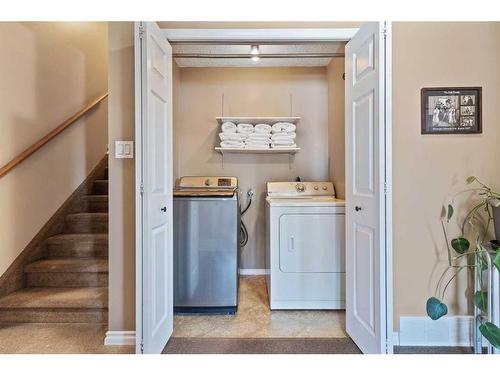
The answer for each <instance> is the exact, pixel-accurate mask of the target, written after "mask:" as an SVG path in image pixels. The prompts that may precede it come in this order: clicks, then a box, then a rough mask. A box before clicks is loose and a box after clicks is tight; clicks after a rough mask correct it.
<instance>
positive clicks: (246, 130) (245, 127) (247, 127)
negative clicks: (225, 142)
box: [236, 123, 254, 134]
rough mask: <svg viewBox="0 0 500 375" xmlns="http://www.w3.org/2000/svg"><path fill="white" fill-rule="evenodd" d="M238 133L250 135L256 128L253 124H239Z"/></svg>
mask: <svg viewBox="0 0 500 375" xmlns="http://www.w3.org/2000/svg"><path fill="white" fill-rule="evenodd" d="M236 131H237V132H238V133H241V134H250V133H253V132H254V127H253V125H252V124H243V123H241V124H238V125H237V126H236Z"/></svg>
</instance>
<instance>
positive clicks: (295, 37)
mask: <svg viewBox="0 0 500 375" xmlns="http://www.w3.org/2000/svg"><path fill="white" fill-rule="evenodd" d="M383 24H384V30H385V31H384V34H385V39H384V42H385V70H384V85H385V90H384V91H385V97H384V99H385V100H384V102H385V105H384V109H385V116H384V117H385V124H384V125H385V126H384V129H385V132H384V134H385V137H384V154H385V171H384V181H385V182H384V196H385V202H384V203H385V224H386V225H385V260H386V264H385V290H384V292H385V310H386V352H387V353H388V354H392V349H393V344H394V342H393V332H392V329H393V328H392V327H393V310H394V303H393V282H392V280H393V266H392V259H393V252H392V28H391V22H383ZM140 27H141V26H140V23H139V22H136V23H135V31H136V32H135V35H136V37H135V59H136V61H138V60H137V59H138V58H140V56H141V47H140V46H141V43H140V36H139V35H141V30H140ZM358 30H359V29H358V28H332V29H321V28H318V29H296V28H295V29H293V28H292V29H163V30H162V31H163V35H164V36H165V38H166V40H168V42H170V43H172V44H175V43H180V42H183V43H211V42H212V43H244V42H258V43H273V42H274V43H285V42H302V43H305V42H333V41H337V42H340V41H342V42H348V41H349V40H350V39H351V38H352V37H353V36H354V35H355V34H356V32H357V31H358ZM142 74H143V72H142V71H141V69H140V65H139V66H137V64H136V66H135V101H136V112H135V137H136V138H135V142H136V160H135V168H136V171H135V180H136V186H135V188H136V194H135V198H136V199H135V203H136V217H135V219H136V220H135V221H136V334H137V335H139V334H142V324H143V321H142V319H143V318H142V287H143V283H142V247H143V235H142V230H143V226H142V216H143V210H142V168H143V164H142V163H143V162H142V152H143V150H142V138H141V136H142V131H141V126H142V113H141V111H140V109H139V110H137V109H138V108H142V103H141V98H142V95H143V93H142V85H141V80H142V78H141V77H142ZM136 342H137V345H136V353H141V349H142V348H141V344H140V342H139V340H137V341H136Z"/></svg>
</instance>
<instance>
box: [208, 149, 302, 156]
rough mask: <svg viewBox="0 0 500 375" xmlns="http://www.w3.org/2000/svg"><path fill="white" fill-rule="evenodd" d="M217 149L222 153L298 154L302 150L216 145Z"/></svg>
mask: <svg viewBox="0 0 500 375" xmlns="http://www.w3.org/2000/svg"><path fill="white" fill-rule="evenodd" d="M215 151H217V152H220V153H221V154H223V155H224V154H225V153H232V154H296V153H297V152H299V151H300V147H294V148H228V147H216V148H215Z"/></svg>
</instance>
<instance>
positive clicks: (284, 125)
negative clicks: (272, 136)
mask: <svg viewBox="0 0 500 375" xmlns="http://www.w3.org/2000/svg"><path fill="white" fill-rule="evenodd" d="M296 128H297V127H296V126H295V124H292V123H291V122H277V123H275V124H274V125H273V126H272V131H273V133H282V132H289V133H291V132H295V129H296Z"/></svg>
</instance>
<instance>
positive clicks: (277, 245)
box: [136, 23, 381, 350]
mask: <svg viewBox="0 0 500 375" xmlns="http://www.w3.org/2000/svg"><path fill="white" fill-rule="evenodd" d="M151 24H152V23H144V25H142V24H141V25H140V26H139V29H138V30H139V34H140V38H142V39H141V40H144V41H143V42H142V44H141V48H139V49H138V48H137V47H136V65H137V58H138V57H137V56H139V57H141V56H142V57H143V61H144V63H143V65H142V71H141V72H142V73H141V74H142V94H140V95H142V98H143V100H142V124H143V125H142V133H141V134H139V135H140V137H139V138H142V147H141V148H142V151H141V152H142V155H143V156H142V159H143V162H142V163H143V164H142V165H145V167H144V172H143V173H144V175H143V176H142V177H141V181H140V182H139V183H140V184H141V189H145V191H146V193H145V194H144V195H143V196H141V197H139V199H143V200H142V201H141V202H143V207H145V208H144V213H143V215H144V216H143V217H146V218H148V216H147V215H148V210H150V209H151V210H153V211H154V215H159V214H160V213H159V212H157V208H156V206H152V205H149V204H148V203H146V204H145V203H144V202H146V200H148V199H151V202H153V198H148V181H151V183H152V184H153V185H154V184H157V182H158V181H160V180H159V179H163V178H166V179H165V181H167V182H166V183H165V184H163V185H162V184H157V186H161V189H164V190H165V192H166V193H165V195H164V196H165V197H167V198H169V199H171V205H170V204H167V205H165V207H161V211H162V212H163V213H165V214H166V218H167V219H165V221H164V223H165V225H166V228H170V229H167V236H168V235H169V234H171V240H172V244H171V246H172V249H171V250H170V251H171V253H169V254H170V255H168V256H166V257H162V256H161V255H158V254H159V252H158V251H157V249H155V247H157V246H158V243H159V244H160V245H163V242H156V241H157V240H156V238H157V234H156V233H159V232H158V231H157V230H156V229H155V228H153V229H152V230H151V233H152V238H153V240H152V242H150V244H151V248H152V249H153V251H151V252H149V250H148V246H149V245H148V242H147V241H149V240H148V235H147V231H148V230H149V229H148V228H147V226H148V225H149V224H148V223H150V222H151V223H152V222H153V221H154V220H156V219H155V217H156V216H151V215H153V214H151V213H150V214H149V215H150V216H149V218H150V219H151V221H148V220H150V219H147V220H144V221H143V222H144V223H145V224H142V227H140V229H141V230H142V232H141V233H142V234H141V235H142V239H141V240H140V241H142V242H141V244H143V245H141V246H143V251H144V252H143V253H142V255H140V256H141V257H140V258H138V260H139V261H140V262H142V265H140V267H142V268H141V269H140V270H139V272H141V273H142V279H143V280H145V281H143V284H138V285H139V287H142V291H140V293H142V295H138V297H139V298H141V301H146V302H143V303H142V310H140V307H138V324H141V325H142V327H143V328H142V330H143V335H145V336H146V335H150V336H151V337H152V338H154V335H155V328H154V327H155V324H156V326H157V328H158V327H162V324H164V322H163V320H162V319H163V318H161V319H160V318H158V316H161V315H162V314H165V315H164V321H165V322H167V321H168V320H169V319H171V317H169V316H167V315H169V314H168V313H164V312H163V310H162V308H163V307H162V306H158V304H157V303H156V305H154V306H151V310H152V311H153V313H152V314H151V315H150V317H152V318H151V320H153V322H150V323H147V321H148V319H150V318H148V314H149V312H148V310H147V309H148V308H147V306H146V304H147V303H148V301H150V300H152V299H150V297H148V293H149V292H148V288H150V289H151V290H152V291H153V292H152V293H151V294H150V295H151V296H154V295H155V294H154V293H158V295H160V292H158V289H155V287H151V285H153V286H154V285H155V284H156V285H158V280H159V279H158V275H160V273H162V272H166V273H167V275H166V276H165V275H160V276H161V277H166V278H171V282H170V284H168V288H167V291H166V292H165V295H164V296H160V297H161V298H164V299H167V300H169V299H170V298H172V299H173V312H174V314H173V328H172V327H170V328H168V329H171V330H172V332H170V333H171V337H184V338H186V337H187V338H308V337H312V338H347V337H349V335H348V333H347V331H346V312H345V308H346V252H349V251H350V250H349V249H346V210H347V208H346V207H349V202H348V201H347V202H346V201H345V198H346V191H345V190H346V172H347V174H348V175H349V171H348V170H346V116H345V115H346V114H345V111H346V108H349V107H346V86H345V85H346V56H345V48H346V44H347V42H348V41H349V40H350V39H351V37H352V36H353V35H355V34H356V32H357V30H358V29H357V28H356V29H337V30H336V29H316V30H312V29H310V30H309V31H307V30H300V29H290V30H284V29H274V30H273V29H272V28H269V29H253V30H248V29H237V28H236V29H223V28H218V29H212V30H208V29H205V30H202V29H191V30H188V29H183V28H179V29H166V28H163V29H161V23H160V28H157V26H151ZM374 24H376V23H374ZM154 25H156V23H155V24H154ZM141 27H142V29H141ZM148 27H149V29H148ZM370 27H371V28H372V29H373V30H375V31H372V30H371V29H370V30H368V31H370V32H371V33H372V34H367V36H365V35H362V38H363V40H361V39H360V41H359V43H358V44H359V47H356V48H358V50H357V51H356V53H357V55H356V56H357V60H356V61H355V62H354V80H356V79H357V80H358V81H361V79H363V78H365V77H369V76H370V74H375V73H377V74H378V69H379V67H378V66H375V60H374V58H376V57H377V53H378V52H377V50H376V49H377V48H379V45H378V43H379V42H378V40H377V38H379V36H380V35H381V34H380V33H378V30H379V29H378V27H379V25H378V24H376V25H375V26H373V25H372V26H370ZM297 30H298V31H297ZM296 32H297V34H294V33H296ZM308 32H309V33H310V34H309V35H308ZM141 33H142V34H141ZM294 35H297V36H296V37H294ZM345 35H351V37H348V36H345ZM186 36H187V37H186ZM161 38H165V39H164V40H167V41H168V43H166V46H165V45H163V41H161ZM374 56H375V57H374ZM146 62H147V63H146ZM162 64H164V65H162ZM377 64H378V61H377ZM348 74H351V76H352V74H353V73H352V71H351V73H348ZM155 80H157V83H155ZM367 80H368V78H367ZM162 82H164V83H165V84H166V85H167V86H166V87H169V88H170V89H171V91H169V90H166V91H161V90H160V89H158V87H159V85H160V86H161V84H162ZM351 82H352V81H351ZM136 87H137V85H136ZM139 87H141V86H140V85H139ZM377 89H378V88H377ZM155 90H156V91H155ZM374 93H375V90H374V89H371V91H370V92H369V94H368V96H366V95H365V97H366V98H368V99H367V100H365V99H363V101H361V102H360V103H361V104H359V105H358V107H359V108H360V110H359V111H358V110H357V109H356V108H358V107H356V105H355V106H354V107H353V108H354V112H355V114H356V115H357V116H358V117H357V120H356V121H359V122H360V124H361V125H360V126H358V127H356V126H355V127H354V128H356V129H357V131H358V132H364V131H365V130H366V131H367V132H368V133H367V136H366V137H364V135H363V137H364V138H363V139H364V140H362V141H361V142H359V141H358V143H356V142H355V143H354V144H355V145H356V146H359V147H360V149H361V147H366V149H367V150H369V152H370V154H368V156H366V153H365V152H364V151H363V150H361V151H357V150H354V154H353V155H354V157H355V158H356V157H358V159H360V160H361V161H363V160H362V159H363V158H364V159H366V160H367V161H368V163H374V162H377V159H376V158H374V157H373V154H371V152H373V151H374V150H375V151H377V150H378V148H375V149H374V148H373V147H371V142H376V141H377V136H376V134H374V132H376V129H375V127H374V126H372V125H373V124H374V123H373V121H372V120H370V119H368V118H367V117H366V116H365V114H366V113H367V114H368V117H369V116H371V115H374V113H375V112H374V111H373V108H374V105H375V106H376V105H377V103H378V101H379V98H378V97H376V96H375V94H374ZM136 95H137V93H136ZM370 95H371V96H370ZM144 98H145V100H144ZM364 103H368V104H366V105H365V104H364ZM169 105H171V107H170V106H169ZM365 107H366V108H367V110H366V112H364V111H365ZM162 108H167V110H166V111H164V110H162ZM168 108H171V113H168ZM155 113H156V115H155ZM377 113H378V112H377ZM148 116H149V117H148ZM165 119H167V120H168V121H169V126H168V129H166V130H164V129H160V127H161V126H162V125H161V122H162V121H165ZM148 121H151V122H152V123H153V124H155V123H156V124H157V125H152V127H153V128H154V126H157V127H158V129H160V130H158V131H156V130H154V129H153V128H152V129H153V130H148V129H147V128H145V127H147V126H149V125H148ZM170 121H171V123H170ZM144 124H146V125H144ZM364 124H368V125H367V126H365V125H364ZM370 132H371V133H370ZM357 136H358V137H359V136H360V135H359V134H357ZM159 137H160V138H161V137H167V138H170V139H167V140H159V139H158V138H159ZM148 142H149V143H148ZM170 145H171V149H169V150H168V152H167V153H166V159H165V163H166V164H167V165H168V166H170V167H171V170H168V172H167V173H165V172H164V171H161V170H160V169H159V166H161V163H159V162H157V163H156V164H155V163H153V164H152V167H151V169H150V170H149V171H148V168H147V162H146V163H145V162H144V160H146V161H147V158H148V157H151V158H153V159H154V158H158V156H157V155H156V154H158V147H160V148H162V149H163V148H169V146H170ZM149 149H151V150H153V151H154V152H153V153H152V154H149V151H148V150H149ZM158 160H160V159H158ZM351 165H355V166H357V167H358V170H357V172H354V171H353V170H351V171H350V175H351V176H352V175H353V174H354V180H355V182H356V183H357V184H358V190H359V191H361V188H363V186H368V188H369V189H372V190H376V189H377V187H376V186H374V185H373V181H375V180H372V178H374V172H377V170H375V169H373V168H372V165H371V164H369V165H368V172H366V171H365V170H363V169H362V168H361V167H360V165H358V164H356V162H354V164H352V163H351ZM148 173H149V175H153V179H151V180H148V178H150V177H148ZM158 176H159V177H158ZM169 179H170V182H169ZM378 182H379V181H377V182H376V183H377V184H378ZM143 184H144V188H143ZM161 189H160V188H158V189H156V191H158V192H160V190H161ZM366 191H367V192H370V191H369V190H366ZM366 191H365V192H366ZM154 194H155V190H154V188H152V190H151V195H150V197H154ZM167 198H165V199H167ZM358 209H359V210H358ZM360 210H361V208H360V207H358V206H356V212H357V211H360ZM362 214H363V213H361V215H362ZM158 217H160V216H158ZM158 220H163V219H158ZM169 221H171V223H168V222H169ZM168 225H170V226H168ZM144 228H146V229H144ZM158 228H159V226H158ZM366 228H368V227H366ZM366 228H365V229H364V232H359V233H361V235H359V236H357V237H356V234H355V238H356V240H357V241H358V242H357V243H358V245H359V244H361V245H362V246H365V245H368V246H371V245H370V241H373V240H375V241H376V240H378V239H377V237H376V235H375V234H373V235H372V234H370V233H368V235H365V234H366V233H367V230H368V229H370V228H368V229H366ZM370 230H371V229H370ZM354 233H357V232H356V231H355V232H354ZM162 241H163V240H162ZM363 241H365V242H363ZM366 241H368V242H366ZM167 247H168V246H167ZM372 255H373V256H375V255H376V254H372ZM372 260H373V258H371V259H370V262H371V261H372ZM374 264H375V263H374V262H372V263H369V264H368V266H367V267H371V265H374ZM162 265H163V266H165V267H166V268H168V270H167V271H164V270H163V269H160V268H159V267H162ZM148 267H149V269H150V270H151V272H152V273H153V274H154V276H152V278H148V274H149V271H148ZM165 267H164V268H165ZM170 267H171V268H170ZM360 271H363V272H365V271H366V274H367V275H369V276H367V277H364V276H358V277H357V279H356V283H357V286H356V288H361V289H360V290H363V288H364V287H365V286H367V287H368V288H365V289H370V290H367V292H366V293H365V292H363V291H362V292H358V293H357V295H358V296H357V297H355V302H356V306H357V307H356V308H357V311H356V313H357V315H356V316H357V317H358V318H360V319H361V320H362V319H365V321H366V322H367V324H365V326H366V327H367V330H368V331H369V332H371V331H373V336H380V330H381V327H377V328H374V327H375V324H378V323H375V321H376V320H377V319H380V318H381V317H380V316H376V314H377V313H376V312H375V310H374V305H372V304H373V303H374V301H373V299H370V296H373V295H374V290H375V287H380V285H375V284H373V283H374V282H375V279H374V278H373V275H374V273H376V272H377V271H378V270H377V269H375V266H374V268H373V269H368V268H366V269H360ZM170 272H171V275H170V274H169V273H170ZM169 280H170V279H169ZM148 283H150V284H149V285H150V286H149V287H148ZM372 284H373V285H372ZM365 296H368V298H365ZM153 300H154V298H153ZM157 300H158V299H157ZM379 302H380V301H379ZM164 306H167V308H168V309H170V308H172V306H170V305H169V303H168V301H166V302H165V305H164ZM154 310H156V312H154ZM155 320H156V323H155V322H154V321H155ZM361 324H362V325H363V324H364V323H361ZM167 326H168V324H167ZM366 327H364V328H366ZM364 328H363V329H364ZM158 329H160V328H158ZM158 329H156V331H158ZM153 341H154V340H153ZM141 350H142V348H141ZM377 350H378V349H377Z"/></svg>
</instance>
